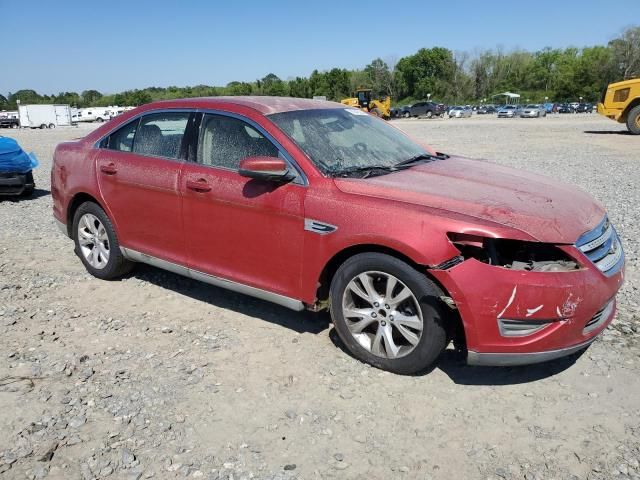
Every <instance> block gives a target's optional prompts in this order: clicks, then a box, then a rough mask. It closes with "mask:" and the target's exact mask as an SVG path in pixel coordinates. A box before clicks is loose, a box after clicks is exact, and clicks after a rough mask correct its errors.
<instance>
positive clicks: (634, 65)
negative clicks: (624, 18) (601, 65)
mask: <svg viewBox="0 0 640 480" xmlns="http://www.w3.org/2000/svg"><path fill="white" fill-rule="evenodd" d="M609 49H611V51H612V54H613V61H614V64H615V67H616V69H615V71H616V76H617V77H618V78H615V79H612V80H627V79H629V78H634V77H640V26H635V27H630V28H628V29H626V30H625V31H624V32H622V35H620V37H619V38H616V39H614V40H611V41H610V42H609Z"/></svg>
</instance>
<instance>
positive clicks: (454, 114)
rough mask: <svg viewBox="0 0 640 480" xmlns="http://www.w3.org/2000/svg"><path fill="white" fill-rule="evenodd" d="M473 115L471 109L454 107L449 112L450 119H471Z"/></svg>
mask: <svg viewBox="0 0 640 480" xmlns="http://www.w3.org/2000/svg"><path fill="white" fill-rule="evenodd" d="M471 113H472V111H471V108H470V107H453V108H452V109H451V110H449V118H469V117H471Z"/></svg>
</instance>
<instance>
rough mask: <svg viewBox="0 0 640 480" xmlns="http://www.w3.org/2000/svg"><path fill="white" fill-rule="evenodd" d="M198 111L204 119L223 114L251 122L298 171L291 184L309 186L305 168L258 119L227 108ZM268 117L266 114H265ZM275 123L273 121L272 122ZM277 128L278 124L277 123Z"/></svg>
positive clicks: (235, 170)
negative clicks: (206, 116) (208, 116)
mask: <svg viewBox="0 0 640 480" xmlns="http://www.w3.org/2000/svg"><path fill="white" fill-rule="evenodd" d="M196 112H197V113H202V114H203V119H202V120H204V115H207V114H209V115H221V116H224V117H231V118H235V119H237V120H240V121H242V122H245V123H247V124H249V125H250V126H251V127H253V128H255V129H256V130H257V131H258V133H260V134H261V135H263V136H264V137H265V138H266V139H267V140H269V141H270V142H271V143H272V144H273V145H275V147H276V148H277V149H278V153H279V154H280V155H282V156H283V157H284V160H285V161H286V162H287V163H288V164H289V166H291V167H292V168H293V169H294V170H295V171H296V173H297V175H296V178H295V179H293V180H292V181H291V182H289V184H293V185H300V186H304V187H308V186H309V179H308V178H307V175H306V174H305V173H304V170H303V169H302V168H301V167H300V165H298V162H296V161H295V160H294V159H293V157H292V156H291V154H290V153H289V152H288V151H287V150H286V149H285V148H284V147H283V146H282V144H281V143H280V142H278V141H277V140H276V139H275V138H274V136H273V135H271V134H270V133H269V132H267V131H266V130H265V129H264V127H262V125H260V124H259V123H257V122H256V121H254V120H252V119H250V118H248V117H246V116H244V115H242V114H239V113H235V112H227V111H225V110H215V109H211V108H199V109H197V110H196ZM265 118H266V116H265ZM203 123H204V121H200V126H199V131H198V143H200V135H201V134H202V124H203ZM272 123H273V122H272ZM276 128H277V125H276ZM196 157H197V146H196ZM190 163H195V164H197V165H202V166H203V167H207V168H214V169H219V170H225V171H228V172H236V173H237V172H238V169H233V168H227V167H221V166H218V165H204V164H201V163H198V162H197V161H196V162H190Z"/></svg>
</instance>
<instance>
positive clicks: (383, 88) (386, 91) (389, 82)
mask: <svg viewBox="0 0 640 480" xmlns="http://www.w3.org/2000/svg"><path fill="white" fill-rule="evenodd" d="M364 73H365V74H366V76H367V85H366V86H367V87H369V88H371V89H372V93H373V95H374V97H376V98H377V97H384V96H392V95H393V94H394V82H393V74H392V73H391V70H389V66H388V65H387V64H386V63H385V62H384V61H382V59H381V58H376V59H374V60H373V61H372V62H371V63H370V64H369V65H367V66H366V67H364ZM363 86H364V85H363Z"/></svg>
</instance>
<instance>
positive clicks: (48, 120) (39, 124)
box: [18, 105, 71, 128]
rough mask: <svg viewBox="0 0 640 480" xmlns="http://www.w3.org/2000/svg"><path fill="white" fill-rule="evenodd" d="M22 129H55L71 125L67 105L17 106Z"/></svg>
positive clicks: (69, 111) (69, 110)
mask: <svg viewBox="0 0 640 480" xmlns="http://www.w3.org/2000/svg"><path fill="white" fill-rule="evenodd" d="M18 115H19V117H20V126H21V127H23V128H56V127H62V126H68V125H71V109H70V108H69V105H18Z"/></svg>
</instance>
